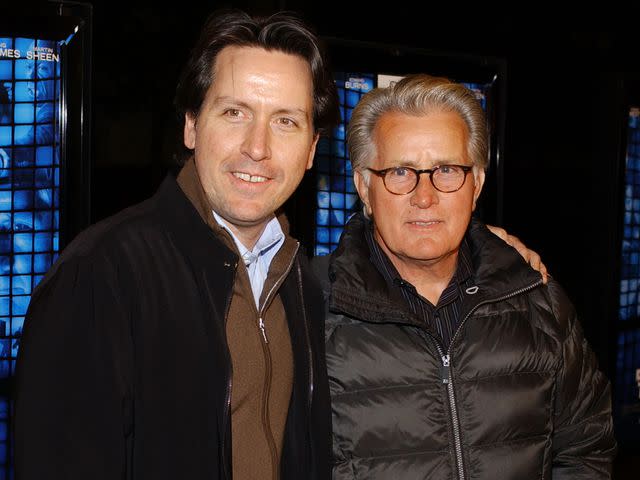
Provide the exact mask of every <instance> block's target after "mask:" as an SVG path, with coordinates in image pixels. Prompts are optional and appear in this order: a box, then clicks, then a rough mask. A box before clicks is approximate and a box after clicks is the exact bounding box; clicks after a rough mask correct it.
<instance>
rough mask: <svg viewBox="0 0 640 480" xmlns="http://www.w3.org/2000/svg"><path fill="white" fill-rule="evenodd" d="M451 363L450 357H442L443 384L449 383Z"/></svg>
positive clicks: (441, 372)
mask: <svg viewBox="0 0 640 480" xmlns="http://www.w3.org/2000/svg"><path fill="white" fill-rule="evenodd" d="M449 362H450V358H449V355H444V356H443V357H442V368H441V369H440V374H441V377H442V383H444V384H448V383H449Z"/></svg>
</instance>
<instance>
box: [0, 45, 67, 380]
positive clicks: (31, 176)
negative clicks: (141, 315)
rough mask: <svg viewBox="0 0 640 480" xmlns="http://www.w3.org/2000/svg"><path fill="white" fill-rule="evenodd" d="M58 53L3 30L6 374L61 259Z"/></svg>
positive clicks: (1, 271)
mask: <svg viewBox="0 0 640 480" xmlns="http://www.w3.org/2000/svg"><path fill="white" fill-rule="evenodd" d="M59 174H60V52H59V45H58V43H57V42H54V41H50V40H42V39H35V38H20V37H6V36H5V37H3V36H0V378H6V377H8V376H9V375H11V374H13V370H14V368H15V358H16V354H17V351H18V347H19V339H20V334H21V332H22V325H23V321H24V315H25V313H26V311H27V307H28V305H29V299H30V295H31V292H32V291H33V289H34V287H35V286H36V285H37V284H38V282H39V281H40V280H41V279H42V277H43V276H44V274H45V272H46V271H47V270H48V269H49V267H50V266H51V264H52V263H53V261H54V260H55V258H56V255H57V251H58V233H59V227H58V225H59V186H60V182H59Z"/></svg>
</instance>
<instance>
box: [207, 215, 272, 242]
mask: <svg viewBox="0 0 640 480" xmlns="http://www.w3.org/2000/svg"><path fill="white" fill-rule="evenodd" d="M273 218H275V217H273ZM216 220H217V221H218V223H223V224H224V227H226V228H227V229H229V230H230V231H231V232H232V233H233V235H234V236H235V238H237V239H238V240H239V241H240V243H242V245H244V247H245V248H246V249H247V250H249V251H251V250H253V247H255V246H256V243H258V240H259V239H260V237H261V236H262V234H263V232H264V230H265V228H266V227H267V224H268V223H269V222H270V221H271V219H268V220H266V221H265V222H262V223H260V224H258V225H250V226H242V227H238V226H237V225H234V224H232V223H231V222H229V221H227V220H226V219H224V218H223V217H221V216H220V215H219V214H217V213H216Z"/></svg>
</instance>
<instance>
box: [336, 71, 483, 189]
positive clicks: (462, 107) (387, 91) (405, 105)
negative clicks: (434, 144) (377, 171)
mask: <svg viewBox="0 0 640 480" xmlns="http://www.w3.org/2000/svg"><path fill="white" fill-rule="evenodd" d="M433 111H445V112H454V113H457V114H458V115H460V117H461V118H462V120H463V121H464V122H465V124H466V125H467V129H468V132H469V141H468V144H467V153H468V154H469V156H470V157H471V160H472V161H473V164H474V166H476V167H478V168H482V169H486V168H487V164H488V162H489V142H488V134H487V123H486V120H485V115H484V112H483V110H482V107H481V106H480V103H479V102H478V100H477V99H476V97H475V95H474V94H473V92H471V91H470V90H469V89H467V88H466V87H465V86H463V85H460V84H459V83H455V82H452V81H451V80H448V79H446V78H442V77H432V76H430V75H426V74H415V75H409V76H407V77H405V78H403V79H402V80H400V81H399V82H398V83H396V84H393V85H391V86H389V87H387V88H376V89H374V90H372V91H371V92H369V93H367V94H366V95H365V96H364V97H362V99H361V100H360V102H359V103H358V105H356V108H355V109H354V110H353V115H352V116H351V120H350V122H349V127H348V129H347V144H348V147H349V157H350V159H351V165H352V166H353V170H354V171H356V170H359V171H361V172H362V173H363V174H364V176H365V179H366V178H368V175H366V173H368V172H366V171H365V170H364V169H365V168H366V167H367V166H368V165H370V164H371V162H372V160H373V159H374V158H375V155H376V145H375V142H374V140H373V132H374V129H375V127H376V125H377V123H378V121H379V120H380V118H381V117H382V115H384V114H385V113H389V112H398V113H403V114H406V115H415V116H421V115H426V114H428V113H429V112H433Z"/></svg>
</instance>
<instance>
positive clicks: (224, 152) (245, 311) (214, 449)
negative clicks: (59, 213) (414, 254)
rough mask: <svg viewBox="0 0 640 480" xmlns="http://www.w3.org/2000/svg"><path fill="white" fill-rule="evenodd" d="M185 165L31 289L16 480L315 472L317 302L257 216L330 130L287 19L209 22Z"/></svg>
mask: <svg viewBox="0 0 640 480" xmlns="http://www.w3.org/2000/svg"><path fill="white" fill-rule="evenodd" d="M176 105H177V108H178V111H179V113H180V114H182V115H183V116H184V120H185V124H184V143H185V146H186V147H188V148H189V149H190V151H191V155H190V159H189V160H188V161H187V162H186V164H185V165H184V167H183V168H182V170H181V172H180V174H179V175H178V177H177V178H173V177H171V176H169V177H168V178H167V179H166V180H165V181H164V183H163V184H162V186H161V187H160V189H159V191H158V192H157V193H156V195H155V196H153V197H152V198H151V199H149V200H148V201H146V202H144V203H142V204H140V205H137V206H134V207H132V208H130V209H128V210H126V211H124V212H122V213H120V214H118V215H116V216H114V217H112V218H110V219H107V220H105V221H103V222H100V223H99V224H97V225H95V226H93V227H92V228H90V229H88V230H87V231H85V232H84V233H82V234H81V235H79V236H78V238H76V239H75V240H74V241H73V242H72V243H71V245H69V247H68V248H66V250H65V251H64V252H63V253H62V254H61V256H60V259H59V260H58V262H57V263H56V264H55V266H54V267H53V268H52V269H51V271H50V272H49V273H48V274H47V276H46V277H45V279H44V280H43V281H42V283H41V284H40V285H39V286H38V288H37V289H36V291H35V292H34V294H33V298H32V301H31V305H30V308H29V312H28V315H27V319H26V321H25V328H24V334H23V338H22V346H21V350H20V354H19V358H18V366H17V370H18V371H17V381H16V410H15V432H16V435H15V467H16V475H17V478H19V479H23V480H30V479H39V480H40V479H43V478H48V479H63V478H64V479H83V480H85V479H92V480H99V479H115V478H130V479H142V478H145V479H154V480H162V479H177V478H184V479H198V478H202V479H207V480H211V479H215V478H226V479H231V478H232V477H233V478H234V480H238V479H268V478H271V479H276V478H286V479H296V480H298V479H307V478H327V477H328V465H329V458H328V456H329V442H328V439H329V425H330V424H329V422H330V415H329V405H328V387H327V380H326V368H325V363H324V352H323V342H322V339H323V332H322V325H323V320H322V318H321V315H322V307H321V302H322V298H321V296H320V293H319V290H318V289H317V288H314V283H313V280H312V279H311V277H310V276H309V273H308V268H307V266H306V261H305V258H304V257H303V254H302V252H301V251H300V248H299V244H298V242H297V241H295V240H294V239H293V238H291V237H289V236H288V235H287V234H286V230H287V226H286V224H285V223H282V222H283V220H282V219H280V218H277V217H276V215H275V213H274V212H276V210H277V209H278V208H279V207H280V206H281V205H282V204H283V202H284V201H285V200H286V199H287V198H288V197H289V196H290V195H291V193H292V192H293V191H294V190H295V188H296V187H297V186H298V184H299V182H300V180H301V179H302V176H303V174H304V172H305V170H307V169H308V168H310V167H311V165H312V160H313V156H314V152H315V146H316V143H317V141H318V137H319V134H320V132H322V131H324V130H325V129H327V128H330V126H331V125H332V123H333V122H334V121H335V120H337V118H338V103H337V95H336V91H335V86H334V84H333V81H332V80H331V76H330V74H329V71H328V70H327V66H326V64H325V61H324V58H323V54H322V53H321V50H320V48H319V45H318V41H317V38H316V37H315V35H314V34H313V33H312V32H311V31H310V30H309V28H308V27H307V26H305V25H304V24H303V23H302V22H301V21H300V20H298V19H297V18H295V17H293V16H290V15H286V14H277V15H274V16H272V17H269V18H252V17H250V16H248V15H246V14H244V13H241V12H225V13H221V14H218V15H214V16H212V17H211V18H210V19H209V20H208V21H207V22H206V24H205V26H204V29H203V31H202V34H201V37H200V39H199V41H198V43H197V45H196V46H195V48H194V49H193V51H192V53H191V57H190V59H189V61H188V62H187V65H186V68H185V70H184V73H183V75H182V77H181V79H180V82H179V85H178V88H177V95H176Z"/></svg>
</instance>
